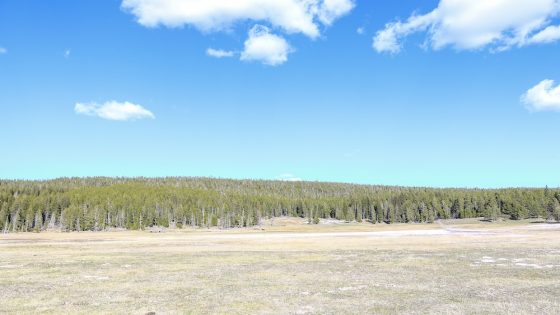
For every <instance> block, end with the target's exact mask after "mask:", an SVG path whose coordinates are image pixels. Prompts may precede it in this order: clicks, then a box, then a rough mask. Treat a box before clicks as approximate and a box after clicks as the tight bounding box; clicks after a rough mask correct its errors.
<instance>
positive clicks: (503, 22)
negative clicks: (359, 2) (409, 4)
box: [373, 0, 560, 53]
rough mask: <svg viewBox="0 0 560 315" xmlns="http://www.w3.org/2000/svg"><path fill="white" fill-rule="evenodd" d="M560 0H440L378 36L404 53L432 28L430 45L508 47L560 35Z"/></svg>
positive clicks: (383, 47)
mask: <svg viewBox="0 0 560 315" xmlns="http://www.w3.org/2000/svg"><path fill="white" fill-rule="evenodd" d="M559 14H560V0H493V1H473V0H440V2H439V5H438V7H437V8H436V9H434V10H433V11H431V12H429V13H427V14H424V15H417V14H413V15H412V16H411V17H409V18H408V19H407V20H406V21H404V22H402V21H396V22H391V23H388V24H386V25H385V28H384V29H382V30H380V31H379V32H377V34H376V35H375V37H374V39H373V48H374V49H375V50H376V51H378V52H389V53H398V52H399V51H400V50H401V49H402V42H403V40H404V38H406V37H407V36H409V35H411V34H413V33H417V32H426V33H427V37H426V42H425V43H424V44H425V45H426V47H431V48H432V49H435V50H437V49H441V48H443V47H447V46H450V47H453V48H455V49H459V50H470V49H481V48H486V47H490V48H491V50H493V51H501V50H507V49H509V48H512V47H521V46H525V45H528V44H534V43H546V42H552V41H556V40H559V39H560V36H559V35H558V32H559V30H558V26H551V24H552V22H553V21H554V19H555V18H557V17H558V16H559Z"/></svg>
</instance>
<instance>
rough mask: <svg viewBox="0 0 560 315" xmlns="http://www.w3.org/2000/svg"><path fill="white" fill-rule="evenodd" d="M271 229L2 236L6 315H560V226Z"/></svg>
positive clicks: (293, 225)
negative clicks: (151, 314) (499, 314)
mask: <svg viewBox="0 0 560 315" xmlns="http://www.w3.org/2000/svg"><path fill="white" fill-rule="evenodd" d="M326 223H331V222H326ZM272 224H273V226H269V225H267V226H263V227H262V229H260V228H259V229H246V230H245V229H244V230H230V231H215V230H191V231H166V232H165V233H149V232H102V233H40V234H33V233H23V234H8V235H0V301H1V303H0V313H7V314H14V313H18V314H21V313H47V314H49V313H50V314H61V313H84V314H85V313H87V314H91V313H111V314H119V313H133V314H145V313H149V312H155V313H156V314H176V313H180V314H191V313H192V314H206V313H211V314H219V313H223V314H248V313H265V314H277V313H279V314H356V313H362V314H364V313H370V314H371V313H376V314H377V313H381V314H384V313H387V314H389V313H407V314H427V313H446V314H488V313H494V314H495V313H504V314H523V313H531V314H535V313H539V314H558V313H560V298H559V296H560V225H555V224H546V223H540V224H531V223H530V222H528V221H527V222H520V223H515V224H512V223H483V222H479V221H474V220H471V221H448V222H444V223H442V224H430V225H391V226H387V225H370V224H322V225H319V226H309V225H306V224H304V223H303V222H300V221H297V220H293V219H292V220H287V221H285V222H283V221H282V220H276V222H274V223H272Z"/></svg>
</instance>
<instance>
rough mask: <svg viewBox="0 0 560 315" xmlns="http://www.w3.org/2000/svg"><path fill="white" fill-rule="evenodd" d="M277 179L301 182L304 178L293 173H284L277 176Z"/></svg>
mask: <svg viewBox="0 0 560 315" xmlns="http://www.w3.org/2000/svg"><path fill="white" fill-rule="evenodd" d="M276 179H277V180H281V181H285V182H301V181H302V179H301V178H299V177H296V176H294V175H293V174H282V175H280V176H278V177H277V178H276Z"/></svg>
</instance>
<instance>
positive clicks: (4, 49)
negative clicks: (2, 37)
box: [0, 47, 8, 54]
mask: <svg viewBox="0 0 560 315" xmlns="http://www.w3.org/2000/svg"><path fill="white" fill-rule="evenodd" d="M7 52H8V50H7V49H6V48H4V47H0V54H5V53H7Z"/></svg>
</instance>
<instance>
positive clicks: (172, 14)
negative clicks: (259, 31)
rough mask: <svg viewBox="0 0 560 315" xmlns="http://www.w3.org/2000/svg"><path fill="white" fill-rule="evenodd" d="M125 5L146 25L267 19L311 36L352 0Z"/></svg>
mask: <svg viewBox="0 0 560 315" xmlns="http://www.w3.org/2000/svg"><path fill="white" fill-rule="evenodd" d="M121 6H122V8H123V9H124V10H126V11H128V12H130V13H132V14H133V15H135V16H136V18H137V21H138V23H140V24H142V25H144V26H147V27H156V26H158V25H164V26H167V27H181V26H184V25H192V26H194V27H196V28H198V29H200V30H202V31H205V32H210V31H222V30H226V29H228V28H230V27H232V26H233V25H234V24H235V23H236V22H240V21H255V22H267V23H270V24H271V25H272V26H275V27H279V28H282V29H284V30H285V31H286V32H288V33H302V34H305V35H307V36H309V37H311V38H316V37H318V36H319V35H320V30H319V29H320V26H321V24H322V25H325V26H328V25H331V24H332V23H333V21H334V20H336V19H337V18H339V17H341V16H342V15H345V14H347V13H348V12H350V11H351V10H352V9H353V7H354V2H353V0H204V1H201V0H123V1H122V5H121Z"/></svg>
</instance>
